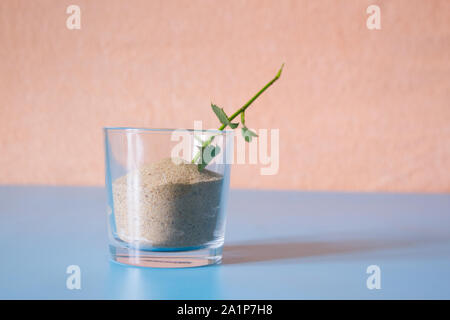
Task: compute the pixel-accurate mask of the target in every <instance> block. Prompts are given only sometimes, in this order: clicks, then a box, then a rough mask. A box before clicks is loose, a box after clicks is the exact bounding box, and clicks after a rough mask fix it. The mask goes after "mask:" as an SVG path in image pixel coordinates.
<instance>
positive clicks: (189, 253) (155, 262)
mask: <svg viewBox="0 0 450 320" xmlns="http://www.w3.org/2000/svg"><path fill="white" fill-rule="evenodd" d="M222 247H223V246H220V247H214V248H212V247H206V248H201V249H197V250H186V251H174V250H167V251H161V249H158V250H154V251H150V250H139V249H133V248H124V247H115V246H109V252H110V254H111V259H112V260H113V261H114V262H117V263H121V264H126V265H133V266H138V267H151V268H192V267H202V266H207V265H211V264H219V263H220V262H221V261H222Z"/></svg>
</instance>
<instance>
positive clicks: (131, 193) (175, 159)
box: [104, 127, 233, 268]
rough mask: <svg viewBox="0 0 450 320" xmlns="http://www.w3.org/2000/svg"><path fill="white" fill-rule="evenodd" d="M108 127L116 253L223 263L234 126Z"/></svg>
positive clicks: (157, 260)
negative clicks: (224, 129)
mask: <svg viewBox="0 0 450 320" xmlns="http://www.w3.org/2000/svg"><path fill="white" fill-rule="evenodd" d="M104 133H105V165H106V168H105V169H106V181H105V182H106V189H107V194H108V226H109V238H110V239H109V248H110V254H111V258H112V259H113V260H114V261H116V262H119V263H124V264H130V265H136V266H144V267H161V268H174V267H175V268H182V267H196V266H203V265H209V264H216V263H220V261H221V259H222V247H223V243H224V233H225V210H226V203H227V195H228V189H229V181H230V163H231V160H232V157H233V155H232V152H233V132H232V131H219V130H179V129H142V128H112V127H109V128H104ZM202 164H203V165H202Z"/></svg>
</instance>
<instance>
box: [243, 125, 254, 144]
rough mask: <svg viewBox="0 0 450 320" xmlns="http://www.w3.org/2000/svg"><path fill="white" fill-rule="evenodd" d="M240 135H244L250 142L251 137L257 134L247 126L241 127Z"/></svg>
mask: <svg viewBox="0 0 450 320" xmlns="http://www.w3.org/2000/svg"><path fill="white" fill-rule="evenodd" d="M242 136H243V137H244V139H245V141H247V142H251V141H252V137H257V136H258V135H257V134H256V133H254V132H253V131H251V130H250V129H249V128H247V127H243V128H242Z"/></svg>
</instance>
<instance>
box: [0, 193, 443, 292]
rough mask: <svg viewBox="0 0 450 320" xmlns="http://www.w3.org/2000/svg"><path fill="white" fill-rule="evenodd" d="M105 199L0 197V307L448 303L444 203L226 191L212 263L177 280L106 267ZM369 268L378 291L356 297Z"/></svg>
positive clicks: (422, 198)
mask: <svg viewBox="0 0 450 320" xmlns="http://www.w3.org/2000/svg"><path fill="white" fill-rule="evenodd" d="M105 199H106V195H105V192H104V190H103V188H100V187H43V186H40V187H39V186H3V187H0V239H1V247H0V256H1V263H0V298H1V299H54V298H55V299H450V195H449V194H428V195H425V194H384V193H331V192H294V191H252V190H232V191H231V192H230V197H229V205H228V217H227V220H228V221H227V232H226V239H225V243H226V244H225V250H224V261H223V264H221V265H215V266H207V267H200V268H189V269H148V268H139V267H127V266H122V265H118V264H116V263H113V262H110V261H109V257H108V252H107V243H108V241H107V228H106V204H105V203H106V200H105ZM69 265H78V266H80V269H81V289H80V290H69V289H67V287H66V279H67V277H68V276H69V275H68V274H67V273H66V268H67V267H68V266H69ZM370 265H377V266H379V267H380V270H381V274H380V279H381V289H373V290H369V289H368V288H367V286H366V280H367V278H368V277H369V276H370V275H369V274H367V273H366V270H367V267H368V266H370Z"/></svg>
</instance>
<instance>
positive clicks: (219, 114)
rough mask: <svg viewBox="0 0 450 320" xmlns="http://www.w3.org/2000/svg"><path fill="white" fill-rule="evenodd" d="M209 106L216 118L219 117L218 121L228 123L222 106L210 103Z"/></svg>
mask: <svg viewBox="0 0 450 320" xmlns="http://www.w3.org/2000/svg"><path fill="white" fill-rule="evenodd" d="M211 108H212V109H213V111H214V113H215V114H216V116H217V118H218V119H219V121H220V123H222V124H224V125H229V124H230V120H229V119H228V117H227V115H226V113H225V111H223V109H222V108H219V107H218V106H216V105H215V104H211Z"/></svg>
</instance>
